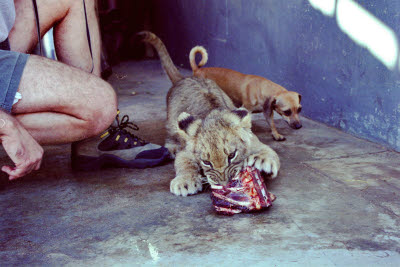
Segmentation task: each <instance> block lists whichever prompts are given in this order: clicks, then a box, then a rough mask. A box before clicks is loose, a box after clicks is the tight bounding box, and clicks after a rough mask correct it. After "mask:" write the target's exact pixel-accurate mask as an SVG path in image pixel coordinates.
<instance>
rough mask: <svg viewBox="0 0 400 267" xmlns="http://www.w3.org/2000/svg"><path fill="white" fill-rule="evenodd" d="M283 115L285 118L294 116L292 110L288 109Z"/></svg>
mask: <svg viewBox="0 0 400 267" xmlns="http://www.w3.org/2000/svg"><path fill="white" fill-rule="evenodd" d="M283 114H285V116H290V115H291V114H292V111H291V110H290V109H288V110H285V111H284V112H283Z"/></svg>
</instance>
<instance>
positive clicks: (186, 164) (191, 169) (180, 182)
mask: <svg viewBox="0 0 400 267" xmlns="http://www.w3.org/2000/svg"><path fill="white" fill-rule="evenodd" d="M175 172H176V176H175V178H174V179H173V180H172V181H171V184H170V191H171V193H173V194H175V195H177V196H184V197H185V196H187V195H193V194H196V193H197V192H199V191H201V190H202V187H203V185H202V182H201V181H202V179H201V178H202V177H201V175H200V173H199V166H198V165H197V164H196V162H195V160H194V158H193V156H192V155H191V153H188V152H187V151H185V150H182V151H180V152H178V153H177V154H176V158H175Z"/></svg>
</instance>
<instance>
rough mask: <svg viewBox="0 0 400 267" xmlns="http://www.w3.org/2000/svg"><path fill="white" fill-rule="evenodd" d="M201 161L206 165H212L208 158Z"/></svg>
mask: <svg viewBox="0 0 400 267" xmlns="http://www.w3.org/2000/svg"><path fill="white" fill-rule="evenodd" d="M201 162H202V163H203V164H204V165H206V166H209V167H212V164H211V162H209V161H208V160H202V161H201Z"/></svg>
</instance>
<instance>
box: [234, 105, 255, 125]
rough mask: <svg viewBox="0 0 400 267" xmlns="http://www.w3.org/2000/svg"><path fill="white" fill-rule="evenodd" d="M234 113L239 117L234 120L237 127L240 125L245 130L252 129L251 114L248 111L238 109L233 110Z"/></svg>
mask: <svg viewBox="0 0 400 267" xmlns="http://www.w3.org/2000/svg"><path fill="white" fill-rule="evenodd" d="M232 112H233V113H234V114H236V115H237V116H235V117H236V118H235V119H234V122H235V123H236V124H237V125H240V126H242V127H245V128H251V114H250V112H249V111H248V110H247V109H245V108H237V109H234V110H232Z"/></svg>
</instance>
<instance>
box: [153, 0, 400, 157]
mask: <svg viewBox="0 0 400 267" xmlns="http://www.w3.org/2000/svg"><path fill="white" fill-rule="evenodd" d="M310 1H311V0H310ZM316 1H317V2H318V0H313V1H311V2H314V3H315V2H316ZM321 1H322V2H324V1H328V0H321ZM340 1H347V3H348V1H350V2H354V0H337V1H336V2H334V3H336V4H343V3H346V2H341V3H340ZM328 2H329V1H328ZM325 3H326V2H325ZM153 5H154V7H153V14H152V20H153V29H154V31H155V32H156V33H157V34H158V35H159V36H160V37H161V38H162V39H163V40H164V42H165V44H166V46H167V48H168V50H169V51H170V53H171V56H172V57H173V60H174V62H175V64H177V65H178V66H184V67H186V68H190V67H189V64H188V53H189V51H190V49H191V48H192V47H193V46H195V45H203V46H204V47H205V48H206V49H207V50H208V52H209V62H208V63H207V65H206V66H218V67H226V68H231V69H234V70H238V71H240V72H243V73H251V74H256V75H261V76H264V77H266V78H268V79H270V80H272V81H274V82H276V83H278V84H281V85H282V86H284V87H286V88H287V89H288V90H293V91H297V92H299V93H301V94H302V95H303V102H302V103H303V111H304V113H303V114H304V115H305V116H307V117H310V118H312V119H315V120H318V121H321V122H324V123H327V124H329V125H332V126H334V127H337V128H340V129H342V130H344V131H346V132H349V133H351V134H354V135H356V136H359V137H362V138H367V139H369V140H372V141H376V142H380V143H382V144H386V145H389V146H391V147H393V148H395V149H396V150H398V151H400V80H399V68H398V65H397V62H398V52H397V50H398V40H397V39H398V37H397V36H398V35H399V33H400V16H399V14H400V1H398V0H391V1H390V0H380V1H374V0H367V1H362V3H361V1H360V5H361V6H360V7H359V8H358V10H359V11H360V12H361V11H363V10H364V11H365V12H362V13H364V14H370V16H369V17H371V18H373V20H375V22H376V23H373V24H369V23H365V22H363V21H361V17H359V16H358V15H357V14H358V13H357V12H355V13H352V14H354V18H353V19H354V23H353V21H351V22H350V23H348V21H347V26H346V25H345V26H342V25H341V24H340V23H338V20H337V19H336V18H337V17H338V15H339V12H338V9H337V8H338V5H336V6H335V7H337V8H336V13H333V14H331V15H330V16H329V15H328V16H327V15H325V14H323V12H321V10H319V9H318V8H316V6H315V5H314V6H312V5H311V4H310V3H309V1H307V0H247V1H246V0H242V1H241V0H196V1H194V0H193V1H192V0H153ZM346 10H348V9H346ZM342 11H343V10H341V12H342ZM344 11H345V10H344ZM341 14H342V13H341ZM360 21H361V23H360ZM378 22H379V23H378ZM358 24H361V25H358ZM375 24H377V25H378V24H379V27H377V29H378V31H377V30H375V28H376V27H375V26H376V25H375ZM353 26H358V27H359V28H356V31H355V32H354V31H353V33H355V34H359V33H364V35H365V33H367V37H368V36H369V37H368V38H369V39H370V40H369V41H371V40H372V41H378V43H379V40H382V42H383V43H384V44H387V43H388V42H386V39H385V36H386V37H387V36H388V35H387V34H386V35H385V34H383V33H385V32H386V33H387V32H388V31H389V32H390V31H393V33H394V39H393V41H394V48H393V46H389V48H390V47H391V48H392V50H393V49H394V51H395V52H396V53H395V55H393V56H391V58H393V60H394V61H395V62H396V64H395V66H394V67H393V66H388V64H387V62H386V63H385V62H384V61H382V60H379V59H378V58H379V56H376V52H375V56H374V52H373V51H372V50H373V49H372V50H371V49H368V48H366V44H363V43H362V42H361V43H360V41H358V42H356V41H355V37H352V36H351V34H350V35H348V34H346V33H345V32H346V31H350V30H348V29H346V27H347V28H349V29H351V28H352V27H353ZM350 32H351V31H350ZM382 34H383V35H382ZM382 36H383V37H382ZM366 42H368V40H367V41H366ZM382 42H381V43H382ZM375 48H376V46H375ZM378 48H379V49H380V52H379V53H381V54H382V53H385V52H388V51H385V50H390V49H388V48H386V47H383V48H382V47H378ZM379 49H378V50H379ZM382 49H383V50H384V51H383V52H382ZM396 49H397V50H396ZM389 52H390V51H389ZM389 55H390V53H389Z"/></svg>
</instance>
